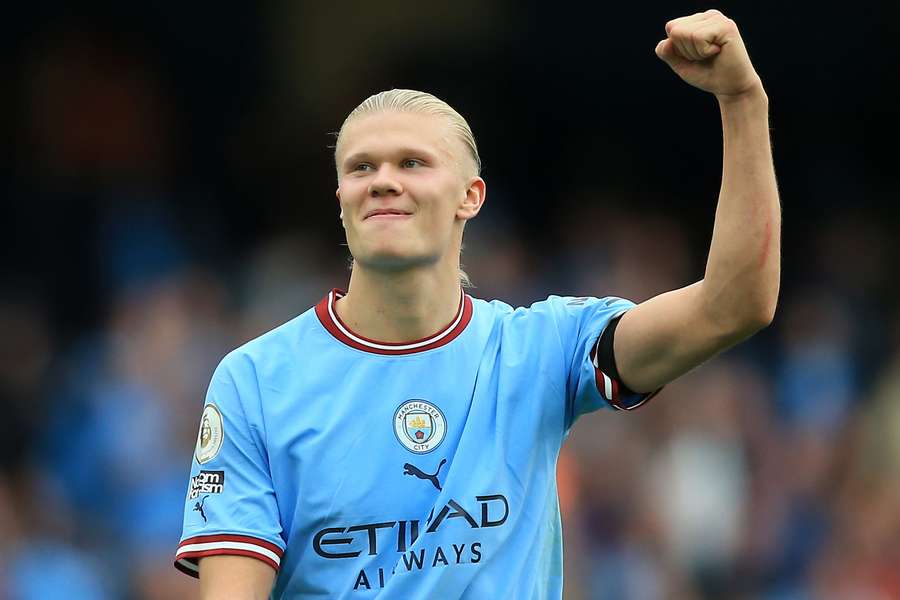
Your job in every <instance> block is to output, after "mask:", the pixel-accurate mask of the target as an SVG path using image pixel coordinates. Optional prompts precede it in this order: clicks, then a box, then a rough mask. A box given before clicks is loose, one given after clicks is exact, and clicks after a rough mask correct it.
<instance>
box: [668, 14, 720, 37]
mask: <svg viewBox="0 0 900 600" xmlns="http://www.w3.org/2000/svg"><path fill="white" fill-rule="evenodd" d="M707 12H709V11H707ZM712 16H714V15H707V14H706V13H694V14H692V15H688V16H686V17H678V18H677V19H672V20H671V21H669V22H668V23H666V35H671V33H672V29H673V28H674V27H676V26H677V27H684V26H685V25H690V24H692V23H699V22H701V21H705V20H707V19H709V18H711V17H712Z"/></svg>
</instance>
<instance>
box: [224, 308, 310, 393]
mask: <svg viewBox="0 0 900 600" xmlns="http://www.w3.org/2000/svg"><path fill="white" fill-rule="evenodd" d="M319 329H321V328H320V327H318V320H317V318H316V315H315V310H314V309H313V308H310V309H308V310H306V311H305V312H303V313H302V314H300V315H298V316H296V317H294V318H293V319H291V320H290V321H287V322H285V323H282V324H281V325H278V326H277V327H274V328H273V329H271V330H269V331H267V332H265V333H263V334H261V335H259V336H257V337H255V338H253V339H251V340H249V341H247V342H244V343H243V344H241V345H240V346H238V347H237V348H235V349H234V350H232V351H231V352H229V353H228V354H226V355H225V357H224V358H222V360H221V362H220V363H219V366H218V367H217V369H216V373H215V375H214V377H216V376H230V377H232V378H237V377H244V376H247V375H249V374H251V373H252V374H254V375H258V374H259V372H260V371H261V370H262V368H263V367H266V368H267V370H268V369H270V368H271V367H273V366H276V365H278V364H279V363H284V362H294V361H296V355H297V353H298V352H299V351H300V350H301V349H302V348H303V342H304V340H306V339H308V338H309V337H310V336H311V335H315V334H317V333H318V330H319Z"/></svg>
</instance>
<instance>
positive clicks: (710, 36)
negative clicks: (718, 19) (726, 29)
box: [690, 23, 723, 60]
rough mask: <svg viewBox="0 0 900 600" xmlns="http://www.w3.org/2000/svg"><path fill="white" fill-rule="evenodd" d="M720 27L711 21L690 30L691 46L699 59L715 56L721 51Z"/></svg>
mask: <svg viewBox="0 0 900 600" xmlns="http://www.w3.org/2000/svg"><path fill="white" fill-rule="evenodd" d="M722 33H723V32H722V27H721V26H720V25H719V24H718V23H713V24H711V25H708V26H707V27H702V28H700V29H697V30H696V31H694V32H692V34H691V43H690V45H691V47H692V48H693V50H694V53H695V54H696V55H697V56H699V57H700V60H704V59H707V58H709V57H711V56H715V55H716V54H718V53H719V52H721V51H722V45H723V35H722Z"/></svg>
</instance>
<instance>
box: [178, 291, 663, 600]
mask: <svg viewBox="0 0 900 600" xmlns="http://www.w3.org/2000/svg"><path fill="white" fill-rule="evenodd" d="M340 296H341V292H340V291H338V290H334V291H332V292H331V293H329V294H328V296H326V298H324V299H323V300H322V302H320V303H319V304H318V305H317V306H316V307H314V308H312V309H310V310H308V311H306V312H305V313H303V314H302V315H300V316H299V317H297V318H295V319H293V320H291V321H289V322H288V323H285V324H284V325H282V326H280V327H278V328H276V329H274V330H272V331H270V332H269V333H266V334H265V335H263V336H261V337H259V338H257V339H255V340H253V341H251V342H249V343H247V344H245V345H244V346H242V347H240V348H238V349H236V350H234V351H233V352H231V353H230V354H228V355H227V356H226V357H225V358H224V359H223V360H222V362H221V364H220V365H219V366H218V368H217V369H216V371H215V373H214V374H213V377H212V382H211V383H210V387H209V393H208V395H207V399H206V404H205V406H204V410H203V416H202V419H201V427H200V434H199V436H198V440H197V448H196V451H195V455H194V460H193V462H192V468H191V478H190V485H189V489H188V495H187V499H186V503H185V510H184V531H183V535H182V540H181V543H180V544H179V546H178V550H177V553H176V559H175V565H176V567H178V568H179V569H181V570H182V571H184V572H186V573H189V574H193V575H195V576H196V574H197V561H198V559H199V558H201V557H204V556H211V555H218V554H235V555H243V556H250V557H254V558H257V559H259V560H261V561H264V562H265V563H267V564H269V565H271V566H272V567H273V568H274V569H276V570H277V578H276V581H275V586H274V589H273V593H272V598H278V599H281V598H285V599H292V600H293V599H306V598H346V599H354V598H360V599H367V598H382V599H387V598H398V599H400V598H402V599H410V598H415V599H421V598H440V599H442V600H449V599H455V598H465V599H477V600H483V599H484V598H516V599H543V598H552V599H558V598H561V597H562V573H563V568H562V537H561V527H560V515H559V503H558V500H557V490H556V461H557V456H558V455H559V451H560V446H561V445H562V443H563V440H564V439H565V437H566V435H567V432H568V430H569V428H570V427H571V425H572V423H573V422H574V421H575V419H576V418H577V417H578V416H579V415H581V414H583V413H586V412H589V411H592V410H595V409H598V408H600V407H603V406H612V407H614V408H623V409H630V408H633V407H635V406H637V405H638V404H640V403H642V402H644V401H645V400H646V399H648V397H649V396H648V395H632V396H630V397H627V398H626V397H620V396H619V394H618V387H619V384H618V382H616V381H614V380H613V379H612V378H610V377H609V376H608V375H607V374H605V373H603V372H601V371H600V370H599V369H598V368H597V365H596V360H595V357H594V355H593V352H594V351H595V346H596V344H597V341H598V338H599V337H600V335H601V333H602V332H603V330H604V328H605V327H606V326H607V324H608V323H609V322H610V320H611V319H612V318H614V317H616V316H618V315H620V314H622V313H623V312H625V311H626V310H628V309H629V308H631V307H632V306H634V304H633V303H631V302H629V301H627V300H622V299H620V298H605V299H597V298H566V297H558V296H551V297H549V298H548V299H547V300H545V301H542V302H538V303H535V304H534V305H532V306H531V307H529V308H518V309H513V308H512V307H510V306H509V305H507V304H504V303H502V302H499V301H492V302H485V301H483V300H479V299H475V298H472V297H470V296H468V295H466V294H461V299H460V306H459V311H458V313H457V316H456V318H455V319H454V321H453V322H452V323H451V324H450V325H448V326H447V327H446V328H445V329H444V330H442V331H440V332H439V333H437V334H435V335H433V336H431V337H428V338H426V339H422V340H417V341H414V342H409V343H403V344H397V343H380V342H377V341H374V340H370V339H366V338H364V337H362V336H359V335H357V334H355V333H354V332H352V331H351V330H350V329H349V328H348V327H347V326H346V325H345V324H343V323H342V322H341V321H340V319H339V318H338V316H337V313H336V312H335V310H334V302H335V300H336V299H337V298H340Z"/></svg>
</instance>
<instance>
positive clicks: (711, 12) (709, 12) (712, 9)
mask: <svg viewBox="0 0 900 600" xmlns="http://www.w3.org/2000/svg"><path fill="white" fill-rule="evenodd" d="M703 14H705V15H721V14H722V12H721V11H718V10H716V9H715V8H711V9H709V10H708V11H706V12H705V13H703Z"/></svg>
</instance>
